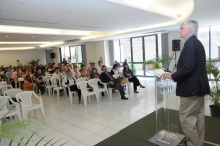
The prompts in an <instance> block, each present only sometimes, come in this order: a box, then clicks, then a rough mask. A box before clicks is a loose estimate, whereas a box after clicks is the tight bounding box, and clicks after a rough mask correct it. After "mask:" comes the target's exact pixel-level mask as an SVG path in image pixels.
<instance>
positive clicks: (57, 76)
mask: <svg viewBox="0 0 220 146" xmlns="http://www.w3.org/2000/svg"><path fill="white" fill-rule="evenodd" d="M52 77H54V78H58V79H60V81H62V75H61V73H60V70H59V68H58V67H56V68H55V72H54V73H53V74H52Z"/></svg>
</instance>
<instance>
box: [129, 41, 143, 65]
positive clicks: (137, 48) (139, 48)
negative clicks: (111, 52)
mask: <svg viewBox="0 0 220 146" xmlns="http://www.w3.org/2000/svg"><path fill="white" fill-rule="evenodd" d="M132 52H133V62H143V44H142V37H139V38H132Z"/></svg>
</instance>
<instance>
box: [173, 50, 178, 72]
mask: <svg viewBox="0 0 220 146" xmlns="http://www.w3.org/2000/svg"><path fill="white" fill-rule="evenodd" d="M173 53H174V54H175V56H174V60H175V64H174V67H173V71H174V70H176V69H177V64H176V51H174V52H173Z"/></svg>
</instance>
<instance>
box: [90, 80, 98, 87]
mask: <svg viewBox="0 0 220 146" xmlns="http://www.w3.org/2000/svg"><path fill="white" fill-rule="evenodd" d="M98 82H99V79H90V80H89V83H90V84H91V85H92V86H95V87H98Z"/></svg>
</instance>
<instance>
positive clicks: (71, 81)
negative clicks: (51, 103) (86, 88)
mask: <svg viewBox="0 0 220 146" xmlns="http://www.w3.org/2000/svg"><path fill="white" fill-rule="evenodd" d="M66 75H67V76H66V77H64V78H63V81H62V86H63V87H70V91H76V92H77V93H78V96H79V103H80V102H81V90H80V89H78V87H77V85H76V80H75V78H74V77H73V76H72V72H71V71H69V70H68V71H67V72H66ZM67 94H68V89H67Z"/></svg>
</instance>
